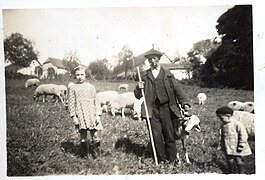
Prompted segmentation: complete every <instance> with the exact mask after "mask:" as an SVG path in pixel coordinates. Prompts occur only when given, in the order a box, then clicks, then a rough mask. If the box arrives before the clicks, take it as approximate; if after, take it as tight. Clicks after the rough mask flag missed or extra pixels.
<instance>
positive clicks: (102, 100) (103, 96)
mask: <svg viewBox="0 0 265 180" xmlns="http://www.w3.org/2000/svg"><path fill="white" fill-rule="evenodd" d="M117 95H118V92H117V91H102V92H98V93H97V95H96V98H97V101H98V102H99V104H100V106H101V112H103V111H105V112H108V109H107V107H108V104H109V103H110V101H113V99H115V98H116V96H117Z"/></svg>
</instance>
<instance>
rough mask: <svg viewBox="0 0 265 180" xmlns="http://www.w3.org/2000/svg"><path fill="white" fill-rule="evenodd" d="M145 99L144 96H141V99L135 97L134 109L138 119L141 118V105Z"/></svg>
mask: <svg viewBox="0 0 265 180" xmlns="http://www.w3.org/2000/svg"><path fill="white" fill-rule="evenodd" d="M143 101H144V98H143V97H141V98H140V99H137V98H136V99H135V102H134V104H133V111H134V118H136V117H137V118H138V120H141V107H142V103H143Z"/></svg>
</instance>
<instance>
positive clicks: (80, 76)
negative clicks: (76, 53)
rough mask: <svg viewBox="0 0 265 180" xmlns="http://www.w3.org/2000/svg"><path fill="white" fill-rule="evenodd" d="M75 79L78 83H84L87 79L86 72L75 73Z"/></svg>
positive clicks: (78, 71)
mask: <svg viewBox="0 0 265 180" xmlns="http://www.w3.org/2000/svg"><path fill="white" fill-rule="evenodd" d="M75 77H76V79H77V81H78V83H83V82H84V81H85V79H86V73H85V70H83V69H80V70H77V71H76V72H75Z"/></svg>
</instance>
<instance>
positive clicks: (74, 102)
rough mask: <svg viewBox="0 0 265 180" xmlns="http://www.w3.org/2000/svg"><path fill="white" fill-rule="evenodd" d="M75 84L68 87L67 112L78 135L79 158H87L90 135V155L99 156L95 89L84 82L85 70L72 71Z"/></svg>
mask: <svg viewBox="0 0 265 180" xmlns="http://www.w3.org/2000/svg"><path fill="white" fill-rule="evenodd" d="M73 73H74V75H75V78H76V81H77V82H76V83H72V84H71V86H69V97H68V98H69V112H70V117H71V118H72V120H73V123H74V125H75V128H76V129H77V132H79V133H80V141H81V150H82V151H81V152H82V153H81V156H87V153H88V140H87V133H88V132H89V133H90V136H91V140H92V150H93V151H92V155H93V156H94V157H96V156H97V155H99V152H100V151H99V147H100V137H99V135H100V131H101V130H102V129H103V127H102V124H101V120H100V116H101V111H100V106H99V103H98V102H97V100H96V89H95V87H94V86H93V85H92V84H90V83H88V82H86V81H85V80H86V73H85V69H84V68H83V67H82V66H77V67H76V68H75V69H74V71H73Z"/></svg>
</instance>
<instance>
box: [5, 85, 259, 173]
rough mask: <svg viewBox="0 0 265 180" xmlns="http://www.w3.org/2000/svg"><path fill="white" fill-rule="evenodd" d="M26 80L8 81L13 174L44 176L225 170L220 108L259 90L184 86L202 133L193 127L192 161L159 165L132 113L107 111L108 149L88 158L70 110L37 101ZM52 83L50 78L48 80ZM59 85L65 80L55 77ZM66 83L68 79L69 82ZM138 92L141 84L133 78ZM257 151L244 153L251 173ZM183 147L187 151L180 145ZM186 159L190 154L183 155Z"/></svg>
mask: <svg viewBox="0 0 265 180" xmlns="http://www.w3.org/2000/svg"><path fill="white" fill-rule="evenodd" d="M24 83H25V80H6V115H7V119H6V128H7V129H6V143H7V154H6V155H7V175H8V176H44V175H114V174H115V175H117V174H119V175H133V174H155V173H158V174H178V173H180V174H193V173H218V174H222V173H225V166H226V162H225V158H224V155H223V153H222V152H221V151H220V150H218V149H217V147H216V145H217V142H218V127H219V122H218V121H217V119H216V117H215V110H216V109H217V108H218V107H220V106H223V105H226V104H227V103H228V102H229V101H231V100H238V101H243V102H245V101H253V100H254V93H253V91H244V90H233V89H215V88H212V89H208V88H200V87H197V86H186V85H185V86H184V85H183V88H184V91H185V93H186V95H187V97H188V98H189V99H190V100H191V104H192V114H195V115H197V116H198V117H199V118H200V119H201V128H202V131H201V132H196V131H194V132H192V133H191V135H190V137H189V139H188V141H187V144H188V145H187V146H188V149H189V152H190V159H191V164H186V163H185V162H184V161H183V163H182V164H180V165H178V164H176V165H175V166H172V165H171V164H163V165H159V166H157V167H156V166H155V163H154V161H153V159H152V150H151V147H150V144H149V137H148V132H147V127H146V123H145V121H138V120H134V119H132V117H131V116H130V114H127V116H126V118H125V119H122V118H121V116H120V115H117V116H116V117H115V118H114V117H112V116H111V115H109V114H106V113H105V114H103V115H102V123H103V126H104V130H103V132H102V143H101V146H102V151H103V152H102V154H101V156H100V157H98V158H97V159H93V158H92V157H89V158H88V159H84V158H81V157H80V153H79V148H80V147H79V134H77V133H75V131H74V125H73V123H72V121H71V119H70V118H69V113H68V111H67V110H66V108H65V107H64V106H62V104H61V103H53V102H46V103H42V102H36V101H33V92H34V88H29V89H26V88H25V87H24ZM44 83H48V82H44ZM54 83H57V84H59V82H54ZM91 83H92V84H94V85H95V86H96V89H97V91H104V90H116V89H117V86H118V85H119V84H120V83H118V82H104V81H96V82H95V81H92V82H91ZM61 84H65V85H66V84H68V82H63V83H61ZM128 84H129V85H130V90H131V91H132V90H133V88H134V86H135V83H133V82H129V83H128ZM198 92H205V93H206V94H207V96H208V99H207V102H206V103H205V105H203V106H199V105H198V104H196V96H197V94H198ZM249 143H250V146H251V148H252V150H253V154H252V155H250V156H248V157H245V158H243V161H244V162H245V166H246V173H247V174H255V148H254V147H255V142H254V141H250V142H249ZM178 150H179V151H180V153H181V152H182V150H181V146H180V145H179V148H178ZM183 159H184V158H183Z"/></svg>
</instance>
